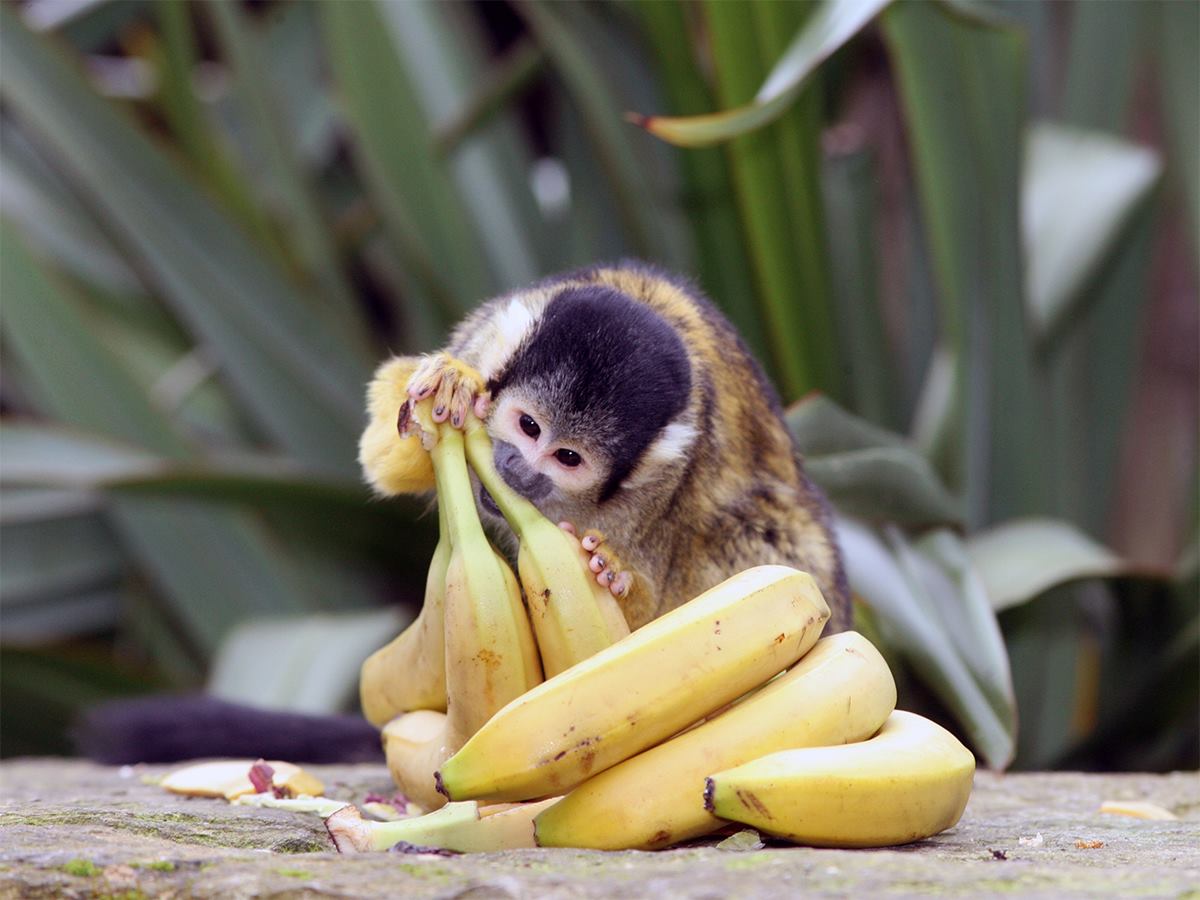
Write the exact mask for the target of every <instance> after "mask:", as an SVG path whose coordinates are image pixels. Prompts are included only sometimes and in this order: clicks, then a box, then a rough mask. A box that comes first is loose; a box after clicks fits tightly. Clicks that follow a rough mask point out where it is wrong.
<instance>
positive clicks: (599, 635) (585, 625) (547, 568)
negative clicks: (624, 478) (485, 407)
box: [466, 420, 629, 678]
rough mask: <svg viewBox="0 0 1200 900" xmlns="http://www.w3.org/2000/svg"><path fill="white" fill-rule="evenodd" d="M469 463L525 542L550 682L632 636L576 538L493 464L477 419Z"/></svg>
mask: <svg viewBox="0 0 1200 900" xmlns="http://www.w3.org/2000/svg"><path fill="white" fill-rule="evenodd" d="M466 445H467V459H468V460H470V463H471V467H472V468H473V469H474V470H475V474H476V475H478V476H479V480H480V481H481V482H483V486H484V487H485V488H487V491H488V493H489V494H491V495H492V499H493V500H495V501H496V505H497V506H498V507H500V511H501V512H502V513H504V518H505V519H506V520H507V521H508V524H509V526H510V527H511V528H512V530H513V531H514V532H515V533H516V535H517V539H518V541H519V542H520V548H519V550H518V553H517V574H518V575H519V577H520V580H521V586H522V587H523V588H524V589H525V602H526V604H527V605H528V607H529V617H530V619H531V620H532V621H533V630H534V634H535V635H536V637H537V644H538V650H539V651H540V652H541V657H542V668H543V669H544V671H545V674H546V677H547V678H549V677H551V676H553V675H557V674H558V673H559V672H561V671H563V670H564V669H567V668H570V667H571V666H573V665H575V663H577V662H579V661H580V660H584V659H587V658H588V657H589V656H591V655H592V654H593V653H596V652H597V651H598V650H603V649H604V648H605V647H607V646H609V645H610V644H613V643H615V642H617V641H619V640H620V639H621V638H623V637H625V636H626V635H628V634H629V625H628V624H627V623H626V621H625V617H624V615H623V614H622V613H621V608H620V606H618V605H617V601H616V598H615V597H613V595H612V593H611V592H610V591H609V590H608V589H607V588H603V587H601V586H600V585H599V584H597V583H596V579H595V578H593V577H592V575H591V573H590V572H589V571H588V569H587V555H586V554H585V553H584V552H583V549H582V548H581V547H580V546H579V542H578V540H575V539H573V538H572V537H571V536H570V535H568V534H567V533H566V532H565V531H563V530H562V529H561V528H559V527H558V526H557V525H556V524H554V523H553V522H551V521H550V520H549V519H547V518H546V517H545V516H543V515H542V514H541V513H540V512H539V511H538V509H537V507H536V506H534V505H533V504H532V503H530V502H529V501H528V500H526V499H525V498H524V497H522V496H521V495H520V494H518V493H517V492H516V491H514V490H513V489H512V488H510V487H509V486H508V484H507V482H505V481H504V479H503V478H501V477H500V473H499V472H497V471H496V467H495V464H494V463H493V461H492V442H491V439H490V438H489V437H488V434H487V431H486V430H485V429H484V427H483V423H481V422H479V421H478V420H475V421H474V422H473V424H472V425H470V426H468V428H467V433H466Z"/></svg>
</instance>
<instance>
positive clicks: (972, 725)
mask: <svg viewBox="0 0 1200 900" xmlns="http://www.w3.org/2000/svg"><path fill="white" fill-rule="evenodd" d="M838 539H839V541H840V542H841V545H842V549H843V553H844V555H845V559H846V574H847V577H848V578H849V580H850V587H851V589H852V590H853V591H854V593H855V594H857V595H859V596H860V597H862V598H863V599H864V600H865V601H866V602H867V604H868V605H869V606H870V607H871V609H872V610H873V611H874V613H875V617H876V621H877V623H878V625H879V628H880V631H881V632H882V634H883V636H884V638H885V640H887V642H888V643H889V644H890V645H891V646H893V647H894V648H895V649H897V650H899V651H900V652H901V653H902V654H903V655H904V657H905V658H906V659H907V660H908V661H909V663H910V664H911V665H912V667H913V668H914V669H915V670H916V672H917V673H918V674H919V675H920V676H921V678H922V680H923V681H924V682H925V683H926V684H927V685H928V687H929V688H930V690H932V691H933V692H934V693H935V694H936V695H937V696H938V698H939V699H940V700H941V701H942V702H943V703H944V704H945V705H946V707H947V708H948V709H949V710H950V711H951V712H952V713H953V714H954V716H955V717H956V718H957V719H958V720H959V721H960V722H961V723H962V724H963V726H964V727H965V728H966V730H967V733H968V735H969V737H970V741H971V743H972V744H974V745H975V747H976V749H977V750H978V751H979V752H980V753H981V754H982V756H983V757H984V759H985V760H986V761H987V763H988V765H989V766H990V767H992V768H994V769H1003V768H1005V767H1006V766H1007V765H1008V764H1009V762H1011V761H1012V757H1013V753H1014V749H1015V728H1016V719H1015V710H1014V709H1013V708H1012V707H1011V705H1008V706H1007V708H1005V704H1003V703H1002V702H1000V701H999V700H998V698H999V697H1002V696H1003V694H1004V690H1003V686H1002V685H1000V686H999V688H1000V689H999V690H997V689H996V687H997V686H993V687H992V688H991V689H986V690H985V688H984V687H982V686H981V685H980V683H979V681H977V680H976V674H975V672H974V671H973V670H972V667H971V664H970V663H968V661H967V657H968V656H971V655H973V654H975V653H977V652H978V650H979V647H980V646H991V647H993V648H994V634H985V635H975V636H974V640H972V641H971V642H970V643H968V644H967V645H966V646H960V645H958V644H956V643H955V641H954V638H953V636H952V635H951V634H950V633H949V631H947V629H946V627H945V626H944V625H943V624H942V621H941V617H940V614H939V604H940V603H942V602H943V601H942V600H940V599H938V598H937V596H936V594H931V592H930V589H929V586H928V585H927V584H926V583H925V581H924V574H925V573H924V572H923V569H922V568H921V567H920V565H919V557H918V556H917V554H916V552H915V551H913V550H912V549H911V548H910V547H909V546H908V545H907V543H906V542H905V541H904V539H903V537H902V536H901V535H900V533H899V532H898V531H892V532H891V534H890V543H891V547H890V548H889V546H888V544H885V543H884V541H882V540H881V539H880V538H879V537H878V535H876V534H875V532H873V531H872V530H871V529H869V528H867V527H865V526H863V525H861V524H858V523H856V522H854V521H852V520H849V519H839V521H838ZM941 587H942V588H944V587H945V585H944V584H942V585H941ZM950 592H951V594H950V600H949V601H948V602H955V601H956V600H958V599H960V598H958V597H957V596H956V595H953V593H952V592H953V582H951V588H950ZM936 593H941V591H937V592H936ZM977 642H979V644H978V646H977ZM998 707H999V708H998Z"/></svg>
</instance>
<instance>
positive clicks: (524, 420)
mask: <svg viewBox="0 0 1200 900" xmlns="http://www.w3.org/2000/svg"><path fill="white" fill-rule="evenodd" d="M517 424H518V425H520V426H521V430H522V431H523V432H525V433H526V434H527V435H529V436H530V437H531V438H536V437H537V436H538V435H539V434H541V433H542V429H541V428H540V427H539V426H538V423H537V422H535V421H533V416H530V415H527V414H524V413H523V414H522V415H521V418H520V419H518V420H517Z"/></svg>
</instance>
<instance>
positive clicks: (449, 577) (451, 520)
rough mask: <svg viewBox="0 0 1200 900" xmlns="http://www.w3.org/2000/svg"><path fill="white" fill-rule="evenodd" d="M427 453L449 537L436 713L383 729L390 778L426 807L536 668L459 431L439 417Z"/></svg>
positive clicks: (536, 675) (515, 590)
mask: <svg viewBox="0 0 1200 900" xmlns="http://www.w3.org/2000/svg"><path fill="white" fill-rule="evenodd" d="M430 402H432V401H429V400H426V401H423V403H422V404H419V406H424V405H427V404H429V403H430ZM422 421H424V419H422ZM430 455H431V457H432V459H433V468H434V475H435V477H436V479H437V488H438V506H439V508H440V509H442V510H443V511H444V514H445V517H446V530H447V534H448V535H449V538H450V546H451V552H450V559H449V562H448V563H447V566H446V581H445V600H444V614H443V615H444V621H443V626H444V633H443V641H444V644H445V681H446V714H445V716H444V717H443V718H442V719H441V720H435V719H432V718H431V716H437V715H438V713H436V712H433V711H426V710H420V711H417V712H412V713H408V714H407V715H404V716H401V717H400V718H399V719H397V720H396V721H395V722H394V723H390V724H389V725H388V726H387V728H385V733H384V749H385V755H386V756H387V761H388V768H389V769H390V771H391V773H392V777H393V778H394V779H395V780H396V783H397V785H399V787H400V788H401V789H402V790H403V791H404V792H405V793H406V794H407V795H408V796H410V797H412V798H413V799H415V800H416V801H417V802H418V803H420V804H421V805H423V806H425V807H426V808H433V807H436V806H440V805H441V804H442V803H443V802H445V801H444V798H442V797H440V796H439V795H438V794H437V793H435V791H434V772H435V770H436V769H437V768H438V766H439V765H440V764H441V763H442V762H443V761H444V760H445V759H446V758H447V757H448V756H449V755H450V754H452V753H454V752H455V751H456V750H458V749H459V748H460V747H461V746H462V745H463V743H464V742H465V741H466V740H467V739H468V738H469V737H470V736H471V735H472V734H474V733H475V732H476V731H477V730H478V729H479V728H480V727H481V726H482V725H483V723H484V722H486V721H487V720H488V719H489V718H491V716H492V714H493V713H495V712H496V711H497V710H498V709H500V708H501V707H502V706H504V705H505V704H506V703H508V702H509V701H511V700H514V699H516V698H517V697H519V696H520V695H521V694H523V693H525V691H527V690H528V689H529V688H531V687H533V686H534V685H535V684H537V683H538V682H540V681H541V677H542V673H541V663H540V662H539V660H538V655H537V646H536V645H535V643H534V639H533V633H532V631H531V629H530V625H529V617H528V616H527V615H526V613H525V607H524V604H523V603H522V602H521V592H520V588H519V586H518V585H517V580H516V577H515V576H514V575H513V573H512V570H511V569H510V568H509V567H508V564H507V563H506V562H505V561H504V559H503V558H502V557H501V556H500V555H499V554H498V553H497V552H496V551H495V550H494V549H493V548H492V546H491V544H490V543H488V539H487V536H486V535H485V534H484V532H483V526H482V525H481V524H480V522H479V514H478V512H477V511H476V508H475V498H474V494H473V493H472V490H471V482H470V478H469V476H468V474H467V462H466V457H465V455H464V446H463V436H462V433H461V432H460V431H458V429H456V428H453V427H451V426H450V425H447V424H443V425H440V426H437V443H436V445H435V446H434V447H433V448H432V449H431V451H430ZM418 713H422V715H418Z"/></svg>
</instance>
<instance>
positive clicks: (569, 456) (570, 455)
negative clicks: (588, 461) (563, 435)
mask: <svg viewBox="0 0 1200 900" xmlns="http://www.w3.org/2000/svg"><path fill="white" fill-rule="evenodd" d="M554 458H555V459H557V460H558V461H559V462H560V463H562V464H563V465H564V466H566V467H567V468H568V469H573V468H575V467H576V466H577V465H579V464H580V463H581V462H583V457H582V456H580V455H579V454H578V453H576V452H575V451H574V450H568V449H567V448H566V447H560V448H559V449H558V450H555V451H554Z"/></svg>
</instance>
